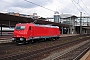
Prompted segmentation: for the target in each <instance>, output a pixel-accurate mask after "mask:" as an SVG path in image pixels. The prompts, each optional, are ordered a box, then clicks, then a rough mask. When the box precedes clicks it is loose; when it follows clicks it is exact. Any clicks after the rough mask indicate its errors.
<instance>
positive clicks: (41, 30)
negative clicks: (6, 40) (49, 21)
mask: <svg viewBox="0 0 90 60" xmlns="http://www.w3.org/2000/svg"><path fill="white" fill-rule="evenodd" d="M59 36H60V30H59V27H58V26H50V25H39V24H33V23H22V24H21V23H19V24H16V26H15V30H14V33H13V37H12V41H14V42H18V43H26V42H28V41H32V42H33V41H34V39H47V38H54V39H55V38H58V37H59Z"/></svg>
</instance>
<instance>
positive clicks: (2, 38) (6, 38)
mask: <svg viewBox="0 0 90 60" xmlns="http://www.w3.org/2000/svg"><path fill="white" fill-rule="evenodd" d="M75 35H78V34H61V35H60V37H68V36H75ZM11 38H12V36H0V43H8V42H12V41H11Z"/></svg>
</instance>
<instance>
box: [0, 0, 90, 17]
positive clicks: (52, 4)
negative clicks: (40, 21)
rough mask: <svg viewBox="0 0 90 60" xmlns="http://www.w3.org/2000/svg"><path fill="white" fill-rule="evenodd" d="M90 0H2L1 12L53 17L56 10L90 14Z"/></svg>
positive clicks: (60, 12)
mask: <svg viewBox="0 0 90 60" xmlns="http://www.w3.org/2000/svg"><path fill="white" fill-rule="evenodd" d="M89 1H90V0H0V12H1V13H6V12H15V13H21V14H27V15H29V14H30V15H31V14H33V13H37V15H39V16H41V17H45V18H46V17H53V15H54V12H55V11H58V12H59V14H71V15H75V16H79V15H80V12H82V15H84V16H86V15H88V16H89V15H90V14H89V12H90V2H89Z"/></svg>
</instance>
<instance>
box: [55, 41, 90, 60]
mask: <svg viewBox="0 0 90 60" xmlns="http://www.w3.org/2000/svg"><path fill="white" fill-rule="evenodd" d="M89 49H90V41H88V42H87V43H85V44H83V45H82V46H79V47H78V48H76V49H73V50H71V51H70V50H69V51H68V52H65V53H63V54H62V55H60V56H58V57H56V58H54V59H53V60H79V59H80V58H81V57H82V56H83V55H84V54H85V53H86V52H87V51H88V50H89Z"/></svg>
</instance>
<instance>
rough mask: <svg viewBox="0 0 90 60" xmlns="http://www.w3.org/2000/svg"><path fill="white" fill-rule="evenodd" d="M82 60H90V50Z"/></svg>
mask: <svg viewBox="0 0 90 60" xmlns="http://www.w3.org/2000/svg"><path fill="white" fill-rule="evenodd" d="M80 60H90V50H89V51H88V52H87V53H86V54H85V55H84V56H83V57H82V58H81V59H80Z"/></svg>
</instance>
